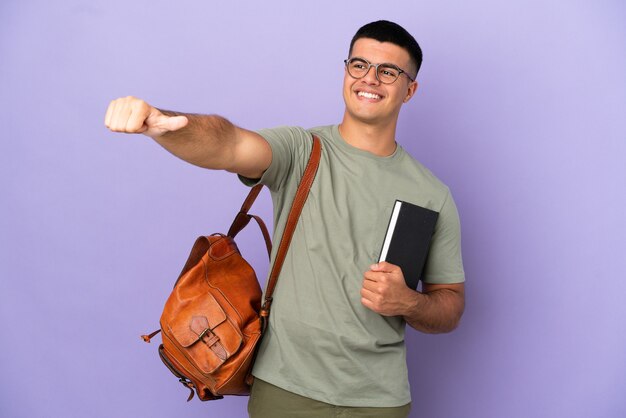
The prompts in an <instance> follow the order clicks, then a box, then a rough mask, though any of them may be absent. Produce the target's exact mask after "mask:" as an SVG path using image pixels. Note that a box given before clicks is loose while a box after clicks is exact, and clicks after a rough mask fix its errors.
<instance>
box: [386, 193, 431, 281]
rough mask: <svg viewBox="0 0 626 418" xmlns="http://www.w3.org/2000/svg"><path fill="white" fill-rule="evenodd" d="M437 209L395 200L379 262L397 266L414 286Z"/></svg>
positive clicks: (426, 250)
mask: <svg viewBox="0 0 626 418" xmlns="http://www.w3.org/2000/svg"><path fill="white" fill-rule="evenodd" d="M438 217H439V212H435V211H434V210H430V209H426V208H423V207H421V206H417V205H414V204H412V203H408V202H403V201H401V200H396V203H395V205H394V207H393V211H392V213H391V218H390V219H389V226H388V227H387V233H386V234H385V240H384V241H383V248H382V250H381V251H380V257H379V258H378V261H379V262H381V261H387V262H388V263H391V264H395V265H397V266H400V268H401V269H402V273H403V274H404V280H405V281H406V284H407V286H409V287H410V288H411V289H416V288H417V283H418V282H419V280H420V278H421V277H422V271H423V270H424V265H425V264H426V258H427V257H428V248H429V247H430V239H431V238H432V236H433V232H434V231H435V224H436V223H437V218H438Z"/></svg>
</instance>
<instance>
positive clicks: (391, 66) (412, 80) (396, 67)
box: [343, 57, 415, 84]
mask: <svg viewBox="0 0 626 418" xmlns="http://www.w3.org/2000/svg"><path fill="white" fill-rule="evenodd" d="M352 60H360V61H363V63H364V64H367V70H366V71H365V73H363V75H362V76H361V77H355V76H353V75H352V74H351V73H350V67H349V66H348V64H349V63H350V62H351V61H352ZM343 63H344V64H345V65H346V71H347V72H348V75H349V76H350V77H352V78H354V79H356V80H359V79H361V78H363V77H365V76H366V75H367V74H368V73H369V72H370V69H371V68H372V67H374V75H375V76H376V80H378V81H379V82H381V83H382V84H393V83H395V82H396V81H398V79H399V78H400V75H402V74H404V75H405V76H407V78H408V79H409V80H411V82H414V81H415V80H414V79H413V78H412V77H411V76H410V75H409V74H408V73H407V72H406V71H404V70H403V69H402V68H400V67H398V66H397V65H396V64H391V63H388V62H381V63H379V64H372V63H371V62H369V61H368V60H366V59H365V58H361V57H351V58H347V59H345V60H343ZM381 65H384V66H386V67H390V68H393V69H395V70H398V71H399V73H398V77H396V79H395V80H393V81H392V82H391V83H386V82H384V81H382V80H381V79H380V78H378V67H379V66H381Z"/></svg>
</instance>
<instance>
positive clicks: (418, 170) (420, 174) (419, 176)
mask: <svg viewBox="0 0 626 418" xmlns="http://www.w3.org/2000/svg"><path fill="white" fill-rule="evenodd" d="M399 152H401V153H402V158H401V164H402V165H403V170H405V171H406V172H408V173H409V174H410V175H411V176H413V177H414V178H415V179H416V180H419V182H420V183H423V184H425V185H427V186H428V187H429V188H430V189H432V190H434V191H436V192H438V193H440V194H442V195H443V196H444V197H445V196H447V195H449V194H450V190H449V188H448V186H447V185H446V184H445V183H444V182H443V181H441V180H440V179H439V178H438V177H437V176H436V175H435V174H434V173H433V172H432V171H431V170H430V169H429V168H428V167H426V166H425V165H424V164H422V163H421V162H419V161H418V160H417V159H415V158H414V157H413V156H412V155H411V154H409V153H408V152H406V151H405V150H404V148H402V147H400V150H399Z"/></svg>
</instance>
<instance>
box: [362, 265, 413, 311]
mask: <svg viewBox="0 0 626 418" xmlns="http://www.w3.org/2000/svg"><path fill="white" fill-rule="evenodd" d="M416 294H417V292H415V291H413V290H412V289H410V288H409V287H408V286H407V285H406V283H405V281H404V274H402V270H401V269H400V267H398V266H396V265H394V264H391V263H387V262H384V261H383V262H382V263H377V264H373V265H372V266H370V270H369V271H366V272H365V274H364V275H363V287H362V288H361V303H362V304H363V305H364V306H365V307H366V308H369V309H371V310H372V311H374V312H377V313H379V314H381V315H385V316H396V315H405V314H406V313H407V312H408V311H409V310H410V308H411V307H412V306H413V305H414V304H415V297H416Z"/></svg>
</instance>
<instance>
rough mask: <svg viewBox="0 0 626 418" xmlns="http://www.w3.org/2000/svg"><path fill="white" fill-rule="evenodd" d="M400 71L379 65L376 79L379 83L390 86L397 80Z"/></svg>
mask: <svg viewBox="0 0 626 418" xmlns="http://www.w3.org/2000/svg"><path fill="white" fill-rule="evenodd" d="M399 76H400V70H399V69H398V68H396V67H391V66H389V65H381V66H379V67H378V79H379V80H380V82H381V83H385V84H390V83H393V82H394V81H396V80H397V79H398V77H399Z"/></svg>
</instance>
